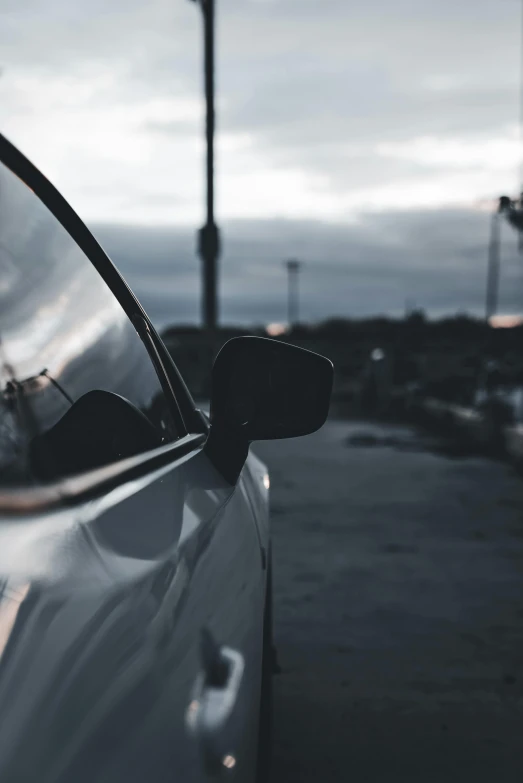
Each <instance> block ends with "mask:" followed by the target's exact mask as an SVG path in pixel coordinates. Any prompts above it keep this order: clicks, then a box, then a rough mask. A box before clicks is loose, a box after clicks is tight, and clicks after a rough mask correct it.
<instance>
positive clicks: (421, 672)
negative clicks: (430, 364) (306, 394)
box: [256, 421, 523, 783]
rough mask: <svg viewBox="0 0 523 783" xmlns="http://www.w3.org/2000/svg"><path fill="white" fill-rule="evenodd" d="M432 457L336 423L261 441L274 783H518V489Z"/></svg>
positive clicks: (415, 439)
mask: <svg viewBox="0 0 523 783" xmlns="http://www.w3.org/2000/svg"><path fill="white" fill-rule="evenodd" d="M434 447H435V444H434V443H433V442H432V443H428V442H426V441H424V440H423V439H422V438H421V437H420V436H417V435H415V434H414V433H411V432H409V431H408V430H405V429H402V428H391V427H385V426H383V427H380V426H376V425H370V424H369V425H365V424H362V423H358V424H355V423H346V422H339V421H331V422H329V423H328V424H327V425H326V426H325V427H324V428H323V430H322V431H321V432H320V433H317V434H316V435H314V436H311V437H310V438H306V439H301V440H295V441H286V442H285V441H284V442H279V443H272V444H271V443H267V444H261V445H258V446H257V448H256V451H257V452H258V453H259V454H260V456H261V457H262V458H263V459H264V460H265V461H266V462H267V463H268V465H269V468H270V470H271V478H272V490H271V491H272V515H273V516H272V529H273V550H274V551H273V557H274V589H275V595H274V598H275V608H274V612H275V636H276V643H277V647H278V654H279V662H280V665H281V668H282V671H281V673H280V674H278V675H277V676H276V677H275V738H274V740H275V741H274V762H273V775H272V781H273V783H293V782H294V781H297V782H298V781H303V782H304V783H306V782H307V781H315V782H317V783H328V782H329V781H337V783H339V782H341V781H343V783H345V781H354V783H363V781H369V783H378V781H379V782H380V783H382V781H383V782H384V781H386V782H387V783H391V782H392V783H396V781H397V782H398V783H400V782H401V783H411V781H412V782H414V781H416V783H436V782H437V783H454V781H456V783H457V782H458V781H459V783H464V781H469V780H470V781H474V783H482V782H483V781H485V783H486V782H487V781H488V783H509V782H510V783H512V781H514V783H516V781H517V783H521V781H523V736H522V735H523V722H522V718H523V644H522V642H523V631H522V628H523V514H522V511H523V480H522V479H521V478H520V477H518V476H516V475H515V474H514V473H513V472H512V471H511V469H510V468H509V467H508V466H506V465H503V464H501V463H496V462H489V461H487V460H485V459H480V458H473V457H470V456H465V457H462V458H452V457H451V456H445V454H444V453H442V452H441V450H440V449H435V448H434ZM454 457H455V455H454Z"/></svg>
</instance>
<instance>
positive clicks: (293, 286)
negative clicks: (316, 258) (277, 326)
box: [285, 260, 300, 327]
mask: <svg viewBox="0 0 523 783" xmlns="http://www.w3.org/2000/svg"><path fill="white" fill-rule="evenodd" d="M285 265H286V267H287V273H288V282H287V285H288V288H287V323H288V324H289V326H290V327H292V326H296V324H297V323H298V320H299V294H300V291H299V285H298V273H299V271H300V262H299V261H295V260H291V261H286V262H285Z"/></svg>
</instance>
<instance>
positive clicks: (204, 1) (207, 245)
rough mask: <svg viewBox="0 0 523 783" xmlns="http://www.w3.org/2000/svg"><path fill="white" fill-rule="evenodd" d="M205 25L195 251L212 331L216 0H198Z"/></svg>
mask: <svg viewBox="0 0 523 783" xmlns="http://www.w3.org/2000/svg"><path fill="white" fill-rule="evenodd" d="M200 4H201V8H202V14H203V28H204V75H205V111H206V117H205V140H206V145H207V157H206V178H207V196H206V222H205V225H204V226H203V228H201V229H200V231H199V234H198V252H199V255H200V258H201V259H202V266H203V298H202V321H203V324H204V326H205V327H206V328H207V329H208V330H209V331H213V330H214V329H215V328H216V325H217V322H218V297H217V263H218V257H219V255H220V237H219V231H218V227H217V225H216V223H215V222H214V130H215V112H214V27H215V25H214V9H215V0H201V1H200Z"/></svg>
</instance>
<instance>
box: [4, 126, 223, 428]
mask: <svg viewBox="0 0 523 783" xmlns="http://www.w3.org/2000/svg"><path fill="white" fill-rule="evenodd" d="M0 163H3V164H4V165H5V166H7V168H8V169H10V171H12V172H13V174H15V175H16V176H17V177H18V178H19V179H20V180H22V182H24V183H25V184H26V185H27V187H29V188H30V189H31V190H32V191H33V192H34V194H35V195H36V196H37V198H39V199H40V201H41V202H42V204H44V205H45V206H46V207H47V209H48V210H49V211H50V212H51V214H52V215H53V216H54V218H55V219H56V220H57V221H58V222H59V223H60V224H61V225H62V226H63V228H64V229H65V230H66V231H67V233H68V234H69V236H70V237H71V238H72V239H73V241H74V242H75V243H76V244H77V245H78V247H79V248H80V249H81V250H82V251H83V253H84V254H85V256H86V259H87V260H88V261H89V262H90V263H91V264H92V265H93V266H94V268H95V269H96V271H97V272H98V274H99V275H100V277H101V278H102V279H103V280H104V281H105V283H106V284H107V286H108V287H109V290H110V291H111V293H112V295H113V296H115V297H116V299H117V300H118V302H119V303H120V306H121V307H122V309H123V310H124V312H125V314H126V315H127V317H128V318H129V320H130V321H131V323H132V325H133V327H134V329H135V330H136V331H137V333H138V337H139V339H141V340H142V343H143V344H144V346H145V348H146V350H147V353H148V355H149V360H150V361H151V362H152V364H153V366H154V368H155V370H156V372H157V374H158V377H159V381H160V384H161V386H162V389H163V391H164V394H165V395H166V397H167V401H168V403H169V404H170V407H171V410H172V413H173V417H174V419H175V423H176V425H177V427H178V429H179V431H180V437H179V439H183V438H184V437H185V436H187V435H189V434H194V433H203V434H206V433H207V431H208V427H207V422H206V420H205V418H204V417H203V416H202V415H201V413H200V412H199V411H198V410H197V409H196V405H195V403H194V400H193V399H192V396H191V394H190V392H189V390H188V388H187V386H186V384H185V381H184V380H183V378H182V376H181V374H180V372H179V370H178V368H177V367H176V364H175V363H174V361H173V359H172V356H171V355H170V354H169V352H168V351H167V348H166V347H165V345H164V344H163V342H162V340H161V339H160V337H159V335H158V333H157V332H156V330H155V328H154V326H153V325H152V323H151V321H150V319H149V317H148V315H147V313H146V312H145V310H144V309H143V307H142V305H141V304H140V302H139V301H138V299H137V298H136V296H135V295H134V293H133V292H132V291H131V289H130V288H129V286H128V284H127V283H126V282H125V280H124V278H123V277H122V275H121V274H120V272H119V271H118V269H117V268H116V267H115V266H114V264H113V262H112V261H111V259H110V258H109V256H108V255H107V253H106V252H105V251H104V249H103V248H102V247H101V245H100V244H99V243H98V241H97V240H96V239H95V237H94V236H93V234H92V233H91V232H90V231H89V229H88V228H87V226H86V225H85V223H84V222H83V220H82V219H81V218H80V217H79V216H78V215H77V213H76V212H75V211H74V209H73V208H72V207H71V205H70V204H69V203H68V202H67V201H66V199H65V198H64V197H63V196H62V195H61V193H60V192H59V191H58V190H57V189H56V188H55V187H54V185H53V184H52V183H51V182H50V181H49V180H48V179H47V178H46V177H45V176H44V175H43V174H42V173H41V171H39V170H38V169H37V168H36V166H34V165H33V164H32V163H31V162H30V161H29V160H28V158H26V157H25V155H23V154H22V153H21V152H20V151H19V150H18V149H17V148H16V147H15V146H14V145H13V144H11V142H10V141H8V140H7V139H6V138H5V136H3V135H2V134H0ZM140 325H144V326H143V327H142V328H140ZM175 443H176V441H175Z"/></svg>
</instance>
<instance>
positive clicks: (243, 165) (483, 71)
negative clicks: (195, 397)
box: [0, 0, 523, 325]
mask: <svg viewBox="0 0 523 783" xmlns="http://www.w3.org/2000/svg"><path fill="white" fill-rule="evenodd" d="M520 6H521V3H520V2H519V0H463V2H461V3H457V2H456V1H455V0H452V1H451V0H365V2H363V1H361V2H359V1H358V0H218V30H217V35H218V52H217V53H218V63H217V86H218V90H219V100H218V141H217V147H218V150H217V215H218V219H219V221H220V223H221V225H222V226H223V231H224V254H223V258H222V261H221V269H222V285H221V290H222V314H223V319H224V320H226V321H242V320H243V321H253V320H256V321H264V320H284V319H285V277H284V271H283V267H282V260H283V259H284V258H286V257H288V256H289V255H292V256H297V257H299V258H300V259H302V260H303V261H304V262H305V266H304V270H303V273H302V313H303V316H304V317H308V318H314V319H318V318H323V317H328V316H330V315H349V316H350V315H353V316H354V315H364V314H368V313H375V312H390V313H399V312H402V311H403V309H404V307H405V301H406V299H411V300H414V301H415V303H416V304H417V305H418V306H420V307H423V308H425V309H426V310H427V311H428V312H429V313H430V314H433V315H440V314H442V313H445V312H453V311H454V312H455V311H456V310H458V309H459V310H469V311H473V312H478V313H479V312H482V310H483V306H484V305H483V302H484V279H485V261H486V241H487V238H488V221H489V216H488V212H487V208H488V205H489V201H490V199H491V198H492V197H494V196H496V195H499V194H500V193H503V192H508V193H515V192H516V191H517V189H518V187H519V184H520V183H519V181H518V180H519V174H518V158H519V157H520V153H519V149H520V144H519V142H518V129H517V125H518V113H519V106H518V96H519V86H518V82H519V49H520V42H519V36H520V33H519V30H520V27H521V24H520V13H521V11H520ZM0 14H1V15H0V19H1V24H0V67H1V68H2V74H1V76H0V128H1V130H2V132H4V133H5V134H6V135H7V136H8V137H9V138H10V139H11V140H12V141H13V142H14V143H15V144H17V145H18V146H19V147H20V148H21V149H22V151H24V152H25V153H26V154H27V155H28V156H29V157H30V158H32V160H33V161H34V162H35V163H36V164H37V165H38V166H39V167H40V168H41V169H42V170H43V171H44V173H46V174H47V175H48V176H49V177H50V178H51V179H52V180H53V182H54V183H55V184H56V185H57V186H58V187H59V189H61V190H62V192H63V193H64V195H65V196H66V197H67V198H68V199H69V200H70V201H71V203H72V204H73V206H74V207H75V208H76V209H77V211H78V212H79V213H80V215H81V216H82V217H83V218H84V219H85V220H86V221H87V223H88V224H89V225H90V226H91V227H92V228H93V230H94V231H95V233H96V234H97V236H99V238H100V239H101V241H102V244H104V246H105V247H106V249H107V250H108V251H109V253H110V255H111V256H112V257H113V258H114V260H115V261H116V263H117V264H118V265H119V266H120V267H121V268H122V270H123V271H124V274H126V276H127V277H128V279H129V281H130V282H131V285H132V286H133V287H134V289H135V291H136V292H137V294H138V296H139V297H140V298H141V299H143V301H144V304H145V306H146V308H148V309H149V311H150V314H151V316H152V317H153V320H156V321H157V323H159V324H160V325H163V324H165V323H168V322H170V321H177V320H178V321H194V320H196V319H197V318H198V296H199V277H198V272H199V266H198V262H197V260H196V259H195V258H194V241H193V233H194V229H195V227H196V226H198V225H199V224H200V223H201V222H202V219H203V195H204V179H203V154H204V148H203V140H202V123H203V105H202V101H201V19H200V15H199V11H198V8H197V6H196V5H195V4H193V3H191V2H189V0H91V2H89V3H85V2H79V0H0ZM522 304H523V261H520V260H519V259H518V258H517V256H516V253H515V242H514V237H513V236H512V235H511V233H510V231H509V230H508V229H507V230H506V232H505V237H504V247H503V279H502V286H501V309H502V310H504V311H505V312H519V311H521V310H522Z"/></svg>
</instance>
